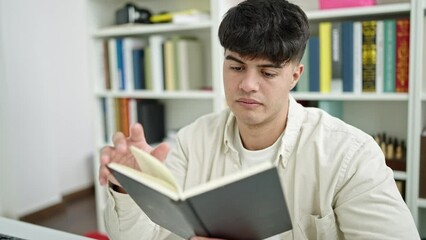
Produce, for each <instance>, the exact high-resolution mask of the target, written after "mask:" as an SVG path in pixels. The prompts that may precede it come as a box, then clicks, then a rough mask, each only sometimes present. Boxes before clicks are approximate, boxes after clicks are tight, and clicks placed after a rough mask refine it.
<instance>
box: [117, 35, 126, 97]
mask: <svg viewBox="0 0 426 240" xmlns="http://www.w3.org/2000/svg"><path fill="white" fill-rule="evenodd" d="M115 43H116V46H117V70H118V84H119V89H120V90H124V89H126V84H125V76H124V57H123V39H122V38H117V39H116V40H115Z"/></svg>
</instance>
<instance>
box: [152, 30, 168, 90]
mask: <svg viewBox="0 0 426 240" xmlns="http://www.w3.org/2000/svg"><path fill="white" fill-rule="evenodd" d="M164 40H165V39H164V37H163V36H161V35H151V36H150V37H149V46H150V49H151V52H150V53H151V80H152V89H153V91H155V92H162V91H164V73H163V66H164V61H163V42H164Z"/></svg>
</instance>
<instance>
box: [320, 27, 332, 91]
mask: <svg viewBox="0 0 426 240" xmlns="http://www.w3.org/2000/svg"><path fill="white" fill-rule="evenodd" d="M331 28H332V25H331V22H321V23H320V24H319V44H320V92H321V93H329V92H331V78H332V65H331Z"/></svg>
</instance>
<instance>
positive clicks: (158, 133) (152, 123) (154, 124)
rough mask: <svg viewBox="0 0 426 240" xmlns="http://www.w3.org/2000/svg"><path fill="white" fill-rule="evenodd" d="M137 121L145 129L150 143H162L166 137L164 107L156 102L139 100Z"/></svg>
mask: <svg viewBox="0 0 426 240" xmlns="http://www.w3.org/2000/svg"><path fill="white" fill-rule="evenodd" d="M136 109H137V121H138V122H139V123H141V124H142V126H143V127H144V129H145V138H146V141H147V142H148V143H150V144H151V143H159V142H162V141H163V139H164V137H165V135H166V133H165V132H166V130H165V129H166V127H165V119H164V105H163V104H162V103H160V102H158V101H156V100H146V99H141V100H137V103H136Z"/></svg>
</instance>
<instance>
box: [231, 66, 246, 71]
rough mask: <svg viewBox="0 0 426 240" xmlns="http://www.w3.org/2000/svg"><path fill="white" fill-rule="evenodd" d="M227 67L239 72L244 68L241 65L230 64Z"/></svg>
mask: <svg viewBox="0 0 426 240" xmlns="http://www.w3.org/2000/svg"><path fill="white" fill-rule="evenodd" d="M229 68H230V69H231V70H233V71H235V72H241V71H243V70H244V67H242V66H230V67H229Z"/></svg>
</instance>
